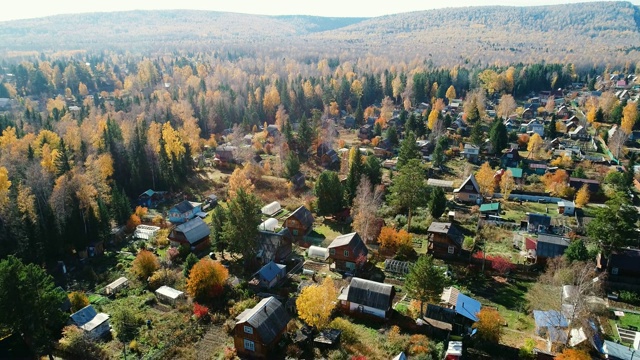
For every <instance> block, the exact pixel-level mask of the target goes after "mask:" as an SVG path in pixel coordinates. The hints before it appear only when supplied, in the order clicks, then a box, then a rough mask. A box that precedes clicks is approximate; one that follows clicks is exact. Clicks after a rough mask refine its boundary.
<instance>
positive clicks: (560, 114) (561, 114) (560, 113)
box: [556, 105, 570, 119]
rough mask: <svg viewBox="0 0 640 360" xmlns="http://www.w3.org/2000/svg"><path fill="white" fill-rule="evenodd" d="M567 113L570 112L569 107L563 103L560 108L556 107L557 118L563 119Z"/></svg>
mask: <svg viewBox="0 0 640 360" xmlns="http://www.w3.org/2000/svg"><path fill="white" fill-rule="evenodd" d="M569 114H570V112H569V108H567V107H566V106H565V105H562V106H560V108H558V111H557V112H556V116H557V117H558V118H559V119H564V118H566V117H568V116H569Z"/></svg>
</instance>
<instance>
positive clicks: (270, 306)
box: [236, 296, 289, 344]
mask: <svg viewBox="0 0 640 360" xmlns="http://www.w3.org/2000/svg"><path fill="white" fill-rule="evenodd" d="M241 315H242V317H241V318H240V319H239V320H238V322H237V323H236V324H239V323H244V322H246V323H248V324H249V325H251V326H253V327H254V328H255V329H256V331H257V332H258V334H259V335H260V338H261V339H262V341H263V342H264V343H265V344H268V343H270V342H271V341H273V339H275V338H276V337H277V336H278V335H279V334H280V333H282V331H283V330H284V329H285V328H286V327H287V323H288V322H289V314H287V312H286V311H285V309H284V306H282V303H281V302H280V301H278V299H276V298H274V297H273V296H270V297H268V298H265V299H262V301H260V302H259V303H258V305H256V306H254V307H253V309H251V310H249V311H245V312H243V313H242V314H241Z"/></svg>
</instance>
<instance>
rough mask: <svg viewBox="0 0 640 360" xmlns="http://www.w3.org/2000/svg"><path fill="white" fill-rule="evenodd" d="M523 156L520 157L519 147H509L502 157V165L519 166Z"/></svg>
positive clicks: (504, 166)
mask: <svg viewBox="0 0 640 360" xmlns="http://www.w3.org/2000/svg"><path fill="white" fill-rule="evenodd" d="M521 160H522V158H521V157H520V153H519V152H518V149H513V148H512V149H509V150H507V151H506V152H505V153H504V154H502V156H501V157H500V166H501V167H503V168H506V167H517V166H518V164H519V163H520V161H521Z"/></svg>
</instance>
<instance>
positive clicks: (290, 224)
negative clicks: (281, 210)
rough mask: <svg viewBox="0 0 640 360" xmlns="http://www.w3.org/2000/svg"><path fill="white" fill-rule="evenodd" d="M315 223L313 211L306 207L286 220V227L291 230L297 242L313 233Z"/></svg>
mask: <svg viewBox="0 0 640 360" xmlns="http://www.w3.org/2000/svg"><path fill="white" fill-rule="evenodd" d="M313 221H314V220H313V215H312V214H311V211H309V209H307V208H306V207H304V206H300V207H299V208H297V209H296V210H294V211H293V212H292V213H291V214H290V215H289V216H288V217H287V218H286V219H285V220H284V227H286V228H287V229H289V231H290V232H291V235H292V236H293V238H294V239H295V240H302V239H303V238H304V236H305V235H307V233H308V232H309V231H311V228H312V227H313Z"/></svg>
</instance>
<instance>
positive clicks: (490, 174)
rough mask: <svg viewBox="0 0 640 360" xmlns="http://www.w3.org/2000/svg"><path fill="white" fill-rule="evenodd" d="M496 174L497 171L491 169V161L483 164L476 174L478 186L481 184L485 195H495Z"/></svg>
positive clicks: (481, 190)
mask: <svg viewBox="0 0 640 360" xmlns="http://www.w3.org/2000/svg"><path fill="white" fill-rule="evenodd" d="M494 175H495V172H494V171H493V169H491V166H490V165H489V162H485V163H484V164H482V166H480V169H479V170H478V172H477V173H476V175H475V177H476V181H477V182H478V186H480V193H481V194H482V195H483V196H485V197H489V196H491V195H493V190H494V189H495V181H494Z"/></svg>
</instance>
